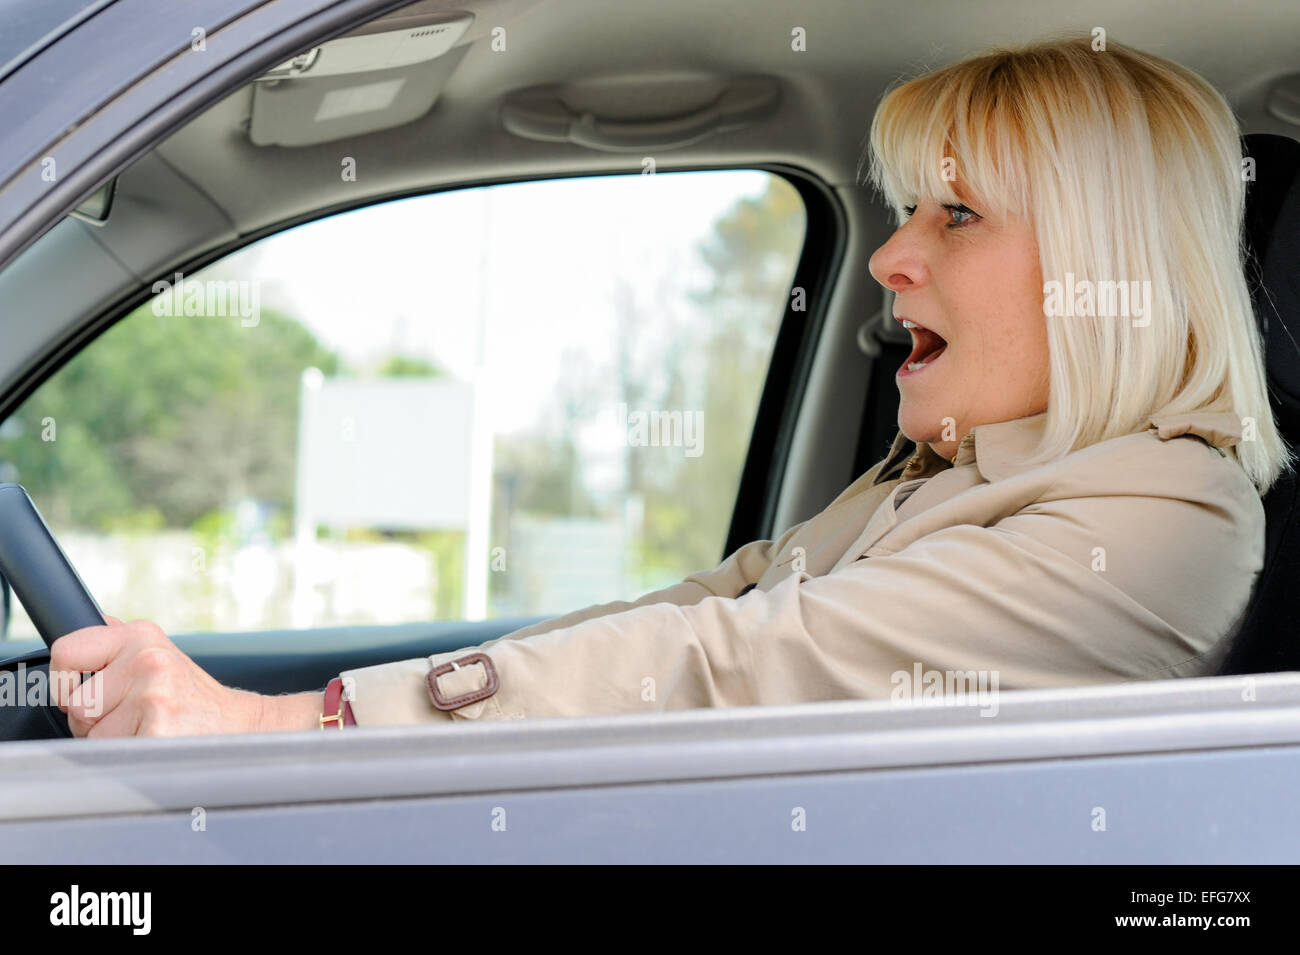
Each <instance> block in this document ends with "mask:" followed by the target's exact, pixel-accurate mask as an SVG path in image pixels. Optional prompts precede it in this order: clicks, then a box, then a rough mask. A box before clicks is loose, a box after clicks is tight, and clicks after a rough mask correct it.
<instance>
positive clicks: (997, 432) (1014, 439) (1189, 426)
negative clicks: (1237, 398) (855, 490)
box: [879, 411, 1241, 481]
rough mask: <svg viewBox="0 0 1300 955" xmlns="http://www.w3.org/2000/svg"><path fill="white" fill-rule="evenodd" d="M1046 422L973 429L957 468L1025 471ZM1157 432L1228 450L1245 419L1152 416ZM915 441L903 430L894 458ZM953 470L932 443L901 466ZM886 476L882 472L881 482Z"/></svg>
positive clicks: (996, 474) (988, 473) (992, 473)
mask: <svg viewBox="0 0 1300 955" xmlns="http://www.w3.org/2000/svg"><path fill="white" fill-rule="evenodd" d="M1046 424H1047V414H1046V413H1045V412H1044V413H1041V414H1036V415H1029V416H1028V417H1024V418H1016V419H1014V420H1012V421H999V422H996V423H994V424H982V425H978V426H977V427H974V428H971V430H970V432H969V433H967V435H966V437H965V438H963V439H962V442H961V444H960V446H959V447H958V449H957V459H956V462H955V465H956V467H964V466H966V465H968V464H974V465H975V466H976V467H977V468H978V469H979V472H980V475H981V476H982V477H983V478H984V479H985V480H986V481H997V480H999V479H1001V478H1004V477H1010V476H1011V475H1014V474H1019V473H1021V472H1023V471H1027V470H1029V469H1030V468H1032V467H1034V466H1035V465H1034V464H1033V463H1032V462H1031V461H1029V457H1030V454H1031V453H1032V452H1033V450H1034V448H1035V447H1037V445H1038V442H1039V439H1040V438H1041V437H1042V434H1043V429H1044V427H1045V426H1046ZM1152 429H1154V430H1155V432H1156V434H1157V436H1159V438H1160V439H1161V440H1162V441H1168V440H1170V439H1172V438H1177V437H1181V436H1183V435H1188V434H1190V435H1193V436H1195V437H1197V438H1200V439H1202V440H1203V441H1205V442H1206V443H1207V444H1209V445H1210V446H1212V447H1216V448H1228V447H1232V446H1233V445H1236V444H1238V443H1239V442H1240V441H1241V419H1240V418H1239V417H1238V416H1237V415H1235V414H1233V413H1232V412H1215V411H1198V412H1192V413H1185V414H1165V415H1152V416H1151V417H1149V418H1148V419H1147V427H1146V429H1145V430H1148V431H1150V430H1152ZM910 443H911V442H910V441H909V440H908V439H907V438H906V436H904V435H903V433H902V432H901V431H900V432H898V436H897V437H896V438H895V439H894V444H893V446H892V447H891V449H890V457H891V458H892V457H893V456H894V455H895V454H897V453H898V452H899V451H900V450H901V449H902V448H903V447H905V446H906V445H909V444H910ZM953 466H954V463H953V462H950V461H948V460H946V459H945V458H942V457H940V456H939V454H937V453H936V452H935V451H934V449H933V448H931V447H930V446H929V445H928V444H922V445H920V446H919V447H917V448H916V450H915V452H914V453H913V454H912V456H911V458H910V459H909V460H908V462H907V464H906V466H905V467H904V468H903V472H902V477H903V478H904V479H914V478H924V477H931V476H933V475H934V474H937V473H938V472H940V471H943V470H945V469H947V468H951V467H953ZM884 477H885V474H884V471H882V473H881V477H880V479H879V480H883V479H884Z"/></svg>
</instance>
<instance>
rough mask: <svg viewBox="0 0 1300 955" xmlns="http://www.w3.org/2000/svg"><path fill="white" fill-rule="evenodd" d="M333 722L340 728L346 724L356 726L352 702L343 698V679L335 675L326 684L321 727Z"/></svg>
mask: <svg viewBox="0 0 1300 955" xmlns="http://www.w3.org/2000/svg"><path fill="white" fill-rule="evenodd" d="M331 723H332V724H333V725H335V726H337V727H338V728H339V729H343V727H344V726H356V725H357V721H356V718H355V717H353V715H352V704H351V703H350V702H348V701H347V700H345V699H343V679H342V677H337V676H336V677H335V678H334V679H332V680H330V681H329V683H328V684H326V686H325V712H324V713H322V714H321V717H320V728H321V729H324V728H325V727H326V726H328V725H330V724H331Z"/></svg>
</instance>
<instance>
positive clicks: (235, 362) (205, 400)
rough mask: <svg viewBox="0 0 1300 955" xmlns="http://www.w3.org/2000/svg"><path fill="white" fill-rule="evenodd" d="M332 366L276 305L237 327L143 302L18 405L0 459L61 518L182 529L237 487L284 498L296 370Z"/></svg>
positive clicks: (231, 496) (289, 486)
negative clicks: (163, 312)
mask: <svg viewBox="0 0 1300 955" xmlns="http://www.w3.org/2000/svg"><path fill="white" fill-rule="evenodd" d="M338 365H339V362H338V358H337V356H336V355H335V354H334V353H333V352H331V351H329V350H328V349H326V348H324V347H323V346H321V345H320V343H319V342H317V340H316V338H315V336H314V335H313V334H312V333H311V332H310V331H309V330H308V329H307V328H306V327H304V326H303V325H302V324H301V323H299V322H297V321H295V320H294V319H292V318H289V317H288V316H285V315H283V314H281V313H279V312H276V311H272V310H268V309H262V310H261V312H260V318H259V322H258V324H256V325H253V326H248V327H245V326H243V325H242V324H241V320H240V318H239V317H238V316H233V317H213V316H157V315H154V314H153V312H152V309H151V307H150V306H149V305H147V304H146V305H144V306H142V307H141V308H138V309H136V310H135V311H134V312H132V313H131V314H130V315H128V316H127V317H126V318H124V319H123V320H121V321H120V322H118V323H117V324H116V325H114V326H113V327H112V328H110V329H109V330H108V331H107V332H105V333H104V334H103V335H102V336H100V338H99V339H98V340H96V341H95V342H94V343H93V344H92V345H91V346H90V347H88V348H85V349H84V350H82V351H81V352H79V353H78V354H77V355H76V356H74V357H73V358H72V359H71V360H70V361H69V362H68V363H67V364H66V365H65V366H64V367H63V368H61V369H59V371H57V372H56V373H55V374H54V375H53V376H52V377H51V378H50V379H48V380H47V381H46V382H45V383H44V384H43V385H42V386H41V387H40V388H38V389H37V390H36V392H35V393H34V394H33V395H32V396H31V397H30V398H29V399H28V400H27V401H26V402H24V403H23V405H22V407H21V408H20V409H19V410H18V411H17V413H16V414H15V416H14V417H13V419H11V423H7V427H6V431H9V432H11V433H13V436H12V437H9V438H8V439H4V440H0V460H4V461H6V462H9V463H10V464H11V465H12V466H13V469H12V471H11V473H13V474H14V478H15V479H16V480H18V481H19V482H21V483H22V484H23V485H24V486H26V487H27V489H28V491H30V492H31V494H32V495H33V497H34V498H36V499H37V501H38V502H39V503H40V506H41V508H42V510H43V511H45V513H46V514H47V516H48V517H49V518H50V519H51V520H52V521H54V522H57V523H59V524H60V525H62V526H65V527H66V526H78V527H85V528H92V529H96V530H106V529H109V528H112V527H115V528H121V527H123V526H130V525H132V524H135V525H138V526H142V527H145V526H159V525H161V526H167V527H189V526H191V525H192V524H193V523H194V522H195V521H196V520H198V519H199V518H200V517H201V516H203V515H205V514H207V513H208V512H210V511H213V510H219V509H221V508H226V507H229V506H230V505H231V504H232V503H233V502H236V501H238V500H240V499H242V498H245V497H252V498H257V499H259V500H262V501H266V502H268V503H270V504H271V505H273V506H277V507H281V508H286V509H287V508H289V507H290V506H291V505H292V501H293V491H294V471H295V467H296V455H297V431H298V396H299V378H300V375H301V373H302V371H303V369H305V368H307V367H311V366H315V367H317V368H320V369H321V370H322V371H324V372H325V373H326V374H327V375H328V374H334V373H337V371H338Z"/></svg>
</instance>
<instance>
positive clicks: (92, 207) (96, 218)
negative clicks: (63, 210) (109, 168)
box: [68, 176, 117, 225]
mask: <svg viewBox="0 0 1300 955" xmlns="http://www.w3.org/2000/svg"><path fill="white" fill-rule="evenodd" d="M116 190H117V177H116V176H114V177H113V178H112V179H110V180H108V182H106V183H104V184H103V185H102V186H100V187H99V188H98V189H96V190H95V191H94V192H93V193H91V194H90V195H89V196H87V197H86V198H85V199H84V200H83V201H82V203H81V204H80V205H79V206H77V208H75V209H73V210H72V211H71V212H70V213H68V214H69V215H71V216H73V217H74V218H77V219H80V220H81V221H82V222H88V223H90V224H91V225H103V224H104V223H105V222H107V221H108V213H109V210H110V209H112V207H113V194H114V192H115V191H116Z"/></svg>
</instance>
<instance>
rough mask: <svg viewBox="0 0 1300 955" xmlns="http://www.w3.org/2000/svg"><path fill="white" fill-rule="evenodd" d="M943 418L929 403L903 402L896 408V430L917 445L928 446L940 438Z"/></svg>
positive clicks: (943, 422)
mask: <svg viewBox="0 0 1300 955" xmlns="http://www.w3.org/2000/svg"><path fill="white" fill-rule="evenodd" d="M945 423H946V422H945V420H944V416H943V415H942V414H940V413H939V410H938V409H937V408H932V407H930V402H926V403H925V404H924V405H921V403H920V402H912V401H907V400H904V401H903V402H902V403H901V404H900V405H899V408H898V430H899V431H901V432H903V434H905V435H906V436H907V437H908V439H909V440H911V441H915V442H916V443H917V444H929V443H930V442H932V441H938V440H940V439H941V438H942V432H943V427H944V424H945Z"/></svg>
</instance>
